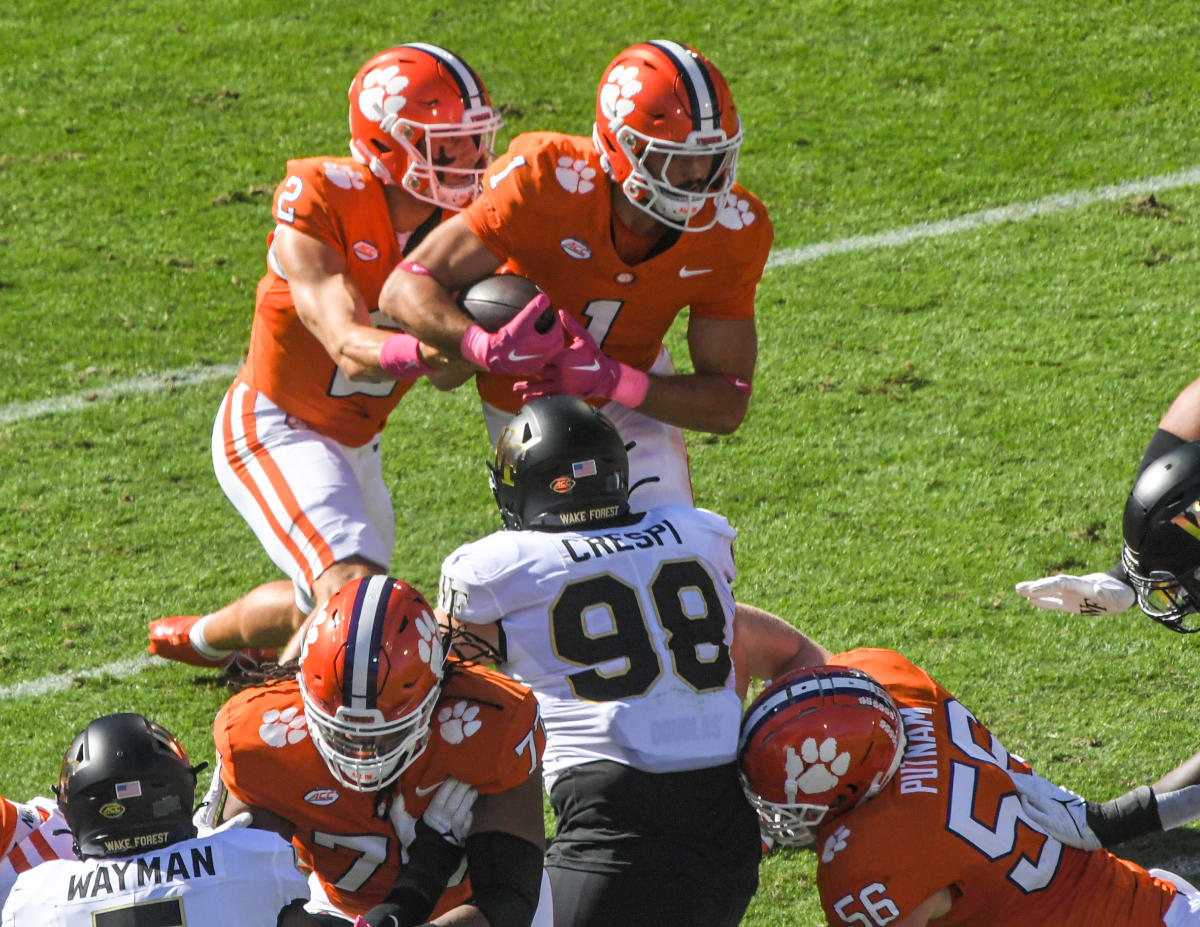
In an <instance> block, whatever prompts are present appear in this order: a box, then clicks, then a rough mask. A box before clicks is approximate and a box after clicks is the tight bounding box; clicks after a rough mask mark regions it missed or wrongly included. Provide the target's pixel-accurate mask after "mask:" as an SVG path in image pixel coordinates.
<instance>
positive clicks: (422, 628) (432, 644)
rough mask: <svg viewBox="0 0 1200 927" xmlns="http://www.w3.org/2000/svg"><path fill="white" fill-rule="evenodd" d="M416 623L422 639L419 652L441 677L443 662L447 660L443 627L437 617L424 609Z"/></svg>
mask: <svg viewBox="0 0 1200 927" xmlns="http://www.w3.org/2000/svg"><path fill="white" fill-rule="evenodd" d="M416 624H417V633H418V634H420V635H421V639H420V641H418V643H417V653H418V654H420V656H421V659H422V660H424V661H425V662H426V663H428V664H429V668H430V669H432V670H433V671H434V672H435V673H437V676H438V678H439V679H441V678H442V664H443V663H445V662H446V661H445V660H444V659H443V658H442V637H441V633H440V631H441V629H440V628H439V627H438V623H437V619H436V618H434V617H433V615H431V614H430V613H429V612H427V611H422V612H421V614H420V615H419V616H418V617H417V622H416Z"/></svg>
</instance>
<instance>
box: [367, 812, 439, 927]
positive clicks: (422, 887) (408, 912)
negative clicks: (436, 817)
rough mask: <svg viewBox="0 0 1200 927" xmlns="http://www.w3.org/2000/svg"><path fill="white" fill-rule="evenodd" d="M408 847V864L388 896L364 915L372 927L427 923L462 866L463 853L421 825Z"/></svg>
mask: <svg viewBox="0 0 1200 927" xmlns="http://www.w3.org/2000/svg"><path fill="white" fill-rule="evenodd" d="M416 832H417V835H416V837H415V838H414V839H413V842H412V843H410V844H409V845H408V863H407V864H406V865H405V866H404V868H403V869H402V870H401V871H400V877H399V878H398V879H396V884H395V885H393V886H392V890H391V891H390V892H388V896H387V897H386V898H385V899H384V900H383V901H381V902H380V903H379V904H377V905H375V907H373V908H372V909H371V910H370V911H368V912H367V913H366V914H364V915H363V917H364V918H365V919H366V921H367V923H368V924H370V925H371V927H412V925H414V924H423V923H425V921H427V920H429V915H430V914H431V913H433V908H434V906H435V905H436V904H437V901H438V899H439V898H441V897H442V892H444V891H445V890H446V883H447V882H449V881H450V877H451V876H452V875H454V872H455V870H457V869H458V867H459V865H460V864H461V863H462V858H463V849H462V847H460V846H457V845H456V844H453V843H451V842H450V841H449V840H446V839H445V838H444V837H442V835H441V834H439V833H438V832H437V831H435V830H434V829H433V828H431V827H430V826H429V825H428V824H426V823H425V822H424V821H420V820H419V821H417V824H416Z"/></svg>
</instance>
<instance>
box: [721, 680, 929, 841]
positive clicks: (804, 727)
mask: <svg viewBox="0 0 1200 927" xmlns="http://www.w3.org/2000/svg"><path fill="white" fill-rule="evenodd" d="M904 746H905V736H904V724H903V722H902V721H901V717H900V712H899V711H898V710H897V708H896V704H895V702H893V701H892V698H891V696H890V695H888V693H887V691H886V690H885V689H884V688H883V686H881V685H880V684H879V683H878V682H877V681H876V680H875V679H873V678H872V677H871V676H868V675H867V674H866V673H864V672H862V671H861V670H857V669H852V668H850V667H846V666H819V667H812V668H809V669H802V670H795V671H793V672H791V673H788V674H787V675H785V676H782V677H780V678H779V679H777V680H776V681H775V682H774V683H773V684H771V685H770V686H768V687H767V688H766V689H765V690H763V693H762V694H761V695H760V696H759V697H758V698H756V699H755V700H754V703H753V704H752V705H751V706H750V707H749V708H748V709H747V710H746V714H745V717H744V718H743V720H742V734H741V741H740V744H739V748H738V755H739V759H740V761H741V776H742V786H743V788H744V789H745V792H746V797H747V798H748V799H749V800H750V804H752V805H753V806H754V808H755V809H756V810H757V811H758V814H759V825H760V828H761V830H762V832H763V833H764V834H767V835H768V836H770V837H772V838H773V839H774V840H775V841H777V842H778V843H781V844H784V845H785V846H804V845H805V844H808V843H811V842H812V841H813V840H814V839H815V838H816V828H817V826H818V825H819V824H821V823H822V822H823V821H826V820H829V819H832V818H834V817H837V816H838V815H840V814H843V813H845V812H846V811H849V810H850V809H852V808H856V807H858V806H859V805H861V804H862V803H863V802H865V801H866V800H867V799H869V798H871V797H873V796H874V795H877V794H878V793H879V791H880V790H881V789H883V788H884V787H885V786H886V785H887V784H888V783H889V782H890V781H891V779H892V776H893V775H895V773H896V770H897V769H898V768H899V766H900V761H901V760H902V759H903V757H904Z"/></svg>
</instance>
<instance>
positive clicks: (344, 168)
mask: <svg viewBox="0 0 1200 927" xmlns="http://www.w3.org/2000/svg"><path fill="white" fill-rule="evenodd" d="M324 168H325V178H326V179H327V180H328V181H329V182H330V183H331V184H333V185H334V186H335V187H339V188H341V189H342V190H361V189H362V188H363V187H365V186H366V183H365V182H364V181H363V179H362V174H360V173H359V172H358V171H356V170H355V169H354V168H352V167H350V166H348V165H346V164H338V163H337V162H336V161H326V162H325V164H324Z"/></svg>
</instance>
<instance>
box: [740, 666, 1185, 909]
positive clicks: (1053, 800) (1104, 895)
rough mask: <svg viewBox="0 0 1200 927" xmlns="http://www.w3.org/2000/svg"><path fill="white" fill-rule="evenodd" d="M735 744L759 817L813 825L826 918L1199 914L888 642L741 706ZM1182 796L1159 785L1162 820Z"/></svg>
mask: <svg viewBox="0 0 1200 927" xmlns="http://www.w3.org/2000/svg"><path fill="white" fill-rule="evenodd" d="M739 749H740V755H741V763H742V775H743V783H744V785H745V788H746V794H747V797H748V798H749V799H750V801H751V803H752V804H753V805H755V807H756V808H758V810H759V816H760V819H761V821H762V826H763V829H764V831H766V832H767V833H769V834H770V835H771V836H772V837H774V838H775V840H776V841H778V842H779V843H782V844H784V845H791V846H802V845H805V844H808V843H811V842H813V840H814V839H815V841H816V843H815V847H814V849H815V850H816V853H817V857H818V863H817V887H818V890H819V891H820V895H821V904H822V907H823V908H824V911H825V915H826V917H827V918H828V921H829V923H830V925H833V927H839V925H842V927H850V925H862V924H889V925H891V927H923V925H925V924H927V923H931V922H934V921H936V923H937V924H938V925H947V927H950V925H959V924H970V925H972V927H988V925H993V924H994V925H1002V924H1003V925H1010V924H1044V925H1054V927H1118V925H1119V927H1163V925H1169V927H1183V925H1197V924H1200V892H1198V891H1197V890H1196V889H1195V888H1194V887H1192V886H1191V885H1189V884H1188V883H1187V882H1186V881H1184V880H1183V879H1180V878H1179V877H1178V876H1175V875H1174V874H1172V873H1169V872H1165V871H1163V870H1153V871H1151V872H1147V871H1146V870H1145V869H1143V868H1141V867H1140V866H1138V865H1136V864H1134V863H1132V862H1129V861H1127V860H1124V859H1120V858H1118V857H1116V856H1113V855H1112V854H1111V853H1109V852H1108V851H1107V850H1104V849H1101V845H1102V840H1101V837H1100V836H1098V833H1097V832H1096V831H1093V830H1092V828H1091V827H1090V826H1089V824H1091V823H1096V824H1097V825H1098V826H1099V825H1102V824H1103V823H1104V821H1103V819H1102V816H1101V817H1097V816H1095V815H1094V814H1093V808H1092V806H1091V804H1090V803H1084V802H1083V801H1082V800H1081V799H1079V798H1078V796H1075V795H1073V794H1072V793H1070V792H1067V791H1066V790H1065V789H1058V788H1057V787H1056V786H1053V785H1052V784H1051V783H1049V782H1047V781H1046V780H1044V779H1042V778H1041V777H1039V776H1037V775H1036V774H1035V773H1033V771H1032V770H1031V769H1030V768H1029V765H1028V764H1027V763H1026V762H1025V761H1024V760H1022V759H1020V758H1019V757H1017V756H1014V755H1013V754H1010V753H1009V752H1008V751H1007V750H1006V749H1005V748H1004V747H1003V745H1001V743H1000V742H999V740H997V739H996V737H995V735H993V734H992V733H991V732H990V731H988V729H987V728H986V727H984V726H983V724H981V723H980V722H979V720H978V719H977V718H976V717H975V716H974V715H973V714H972V713H971V712H970V710H969V709H967V708H966V707H965V706H964V705H963V704H962V703H961V702H959V701H958V700H957V699H956V698H955V697H954V696H953V695H951V693H950V692H948V691H947V690H946V689H945V688H943V687H942V686H941V685H939V684H938V683H937V682H936V681H935V680H933V679H932V678H931V677H930V676H929V675H928V674H926V673H925V672H924V671H923V670H921V669H919V668H918V667H916V666H914V665H913V664H912V663H910V662H909V661H908V660H906V659H905V658H904V657H902V656H901V655H900V654H898V653H895V652H894V651H890V650H878V649H862V650H851V651H848V652H845V653H841V654H837V655H836V656H834V657H833V658H832V659H831V660H830V665H828V666H825V667H818V668H816V669H810V670H798V671H796V672H794V673H789V674H787V675H786V676H783V677H781V678H780V679H777V680H776V681H775V682H774V683H773V684H771V685H770V686H768V687H767V688H766V689H765V690H764V691H763V693H762V694H761V695H760V696H759V697H758V698H757V699H755V701H754V702H753V704H751V706H750V707H749V708H748V709H747V711H746V714H745V717H744V719H743V722H742V735H741V745H740V748H739ZM1131 794H1132V793H1131ZM1151 797H1152V798H1154V797H1155V796H1151ZM1176 798H1177V796H1176V795H1175V793H1168V794H1163V795H1158V796H1157V803H1158V804H1157V809H1156V811H1155V814H1154V820H1155V821H1156V822H1159V823H1160V824H1161V825H1162V826H1176V825H1178V824H1181V823H1186V821H1188V820H1191V819H1193V818H1194V817H1195V816H1196V813H1197V809H1195V808H1189V810H1188V812H1187V814H1184V815H1179V814H1176V811H1177V809H1176V807H1175V801H1176ZM1182 801H1183V804H1184V805H1190V804H1192V803H1194V799H1193V797H1192V796H1189V795H1185V796H1183V797H1182ZM1160 814H1161V820H1160V818H1159V815H1160ZM1188 814H1190V815H1191V816H1190V817H1188V816H1187V815H1188ZM1064 818H1065V819H1066V820H1067V821H1068V824H1067V826H1065V827H1064V826H1063V819H1064ZM1151 829H1158V828H1150V827H1146V828H1144V829H1143V830H1144V831H1148V830H1151ZM1052 834H1053V835H1058V836H1059V837H1060V838H1061V839H1066V840H1067V841H1068V843H1066V844H1064V843H1063V842H1060V839H1055V836H1052ZM1121 836H1127V835H1121ZM1085 847H1086V849H1085Z"/></svg>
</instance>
